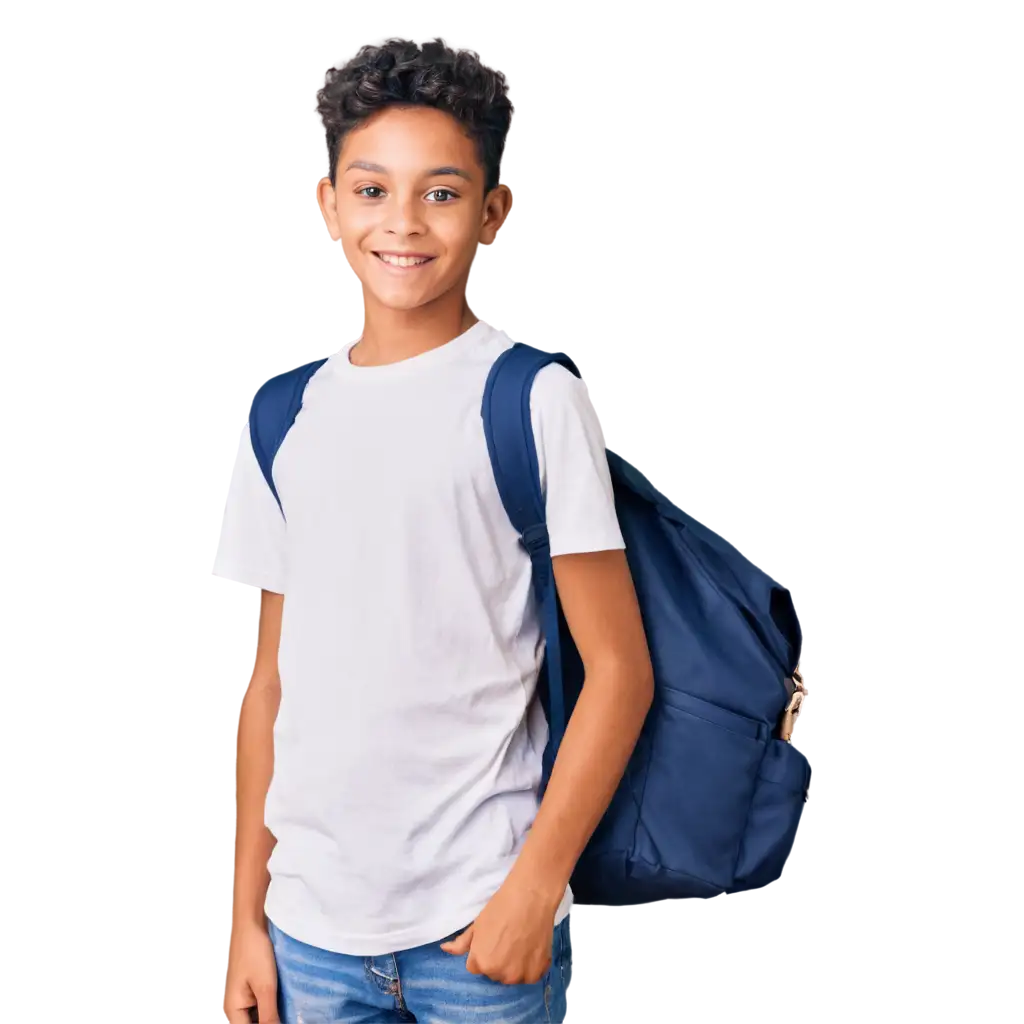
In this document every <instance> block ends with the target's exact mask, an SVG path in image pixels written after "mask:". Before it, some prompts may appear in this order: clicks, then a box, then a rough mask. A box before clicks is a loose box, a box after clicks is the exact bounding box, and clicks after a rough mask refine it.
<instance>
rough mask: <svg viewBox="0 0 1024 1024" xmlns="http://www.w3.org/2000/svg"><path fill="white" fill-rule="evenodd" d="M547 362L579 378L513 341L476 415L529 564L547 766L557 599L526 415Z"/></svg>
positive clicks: (555, 695) (558, 714)
mask: <svg viewBox="0 0 1024 1024" xmlns="http://www.w3.org/2000/svg"><path fill="white" fill-rule="evenodd" d="M549 363H561V365H562V366H564V367H566V369H568V370H570V371H571V372H572V373H574V374H575V375H576V376H577V377H580V376H581V374H580V371H579V370H578V369H577V368H576V364H575V363H574V362H573V361H572V360H571V359H570V358H569V357H568V356H567V355H566V354H565V353H564V352H544V351H542V350H541V349H537V348H533V347H532V346H530V345H523V344H521V343H519V342H516V343H515V344H513V345H512V346H511V348H508V349H506V350H505V351H504V352H502V354H501V355H500V356H498V358H497V359H496V360H495V361H494V365H493V366H492V367H491V370H490V373H489V374H488V377H487V384H486V386H485V387H484V397H483V405H482V408H481V415H482V417H483V421H484V435H485V437H486V438H487V450H488V452H489V454H490V457H491V465H492V467H493V470H494V479H495V482H496V483H497V485H498V493H499V494H500V495H501V502H502V504H503V505H504V506H505V511H506V512H507V513H508V517H509V519H510V520H511V522H512V525H513V526H514V527H515V528H516V530H517V531H518V533H519V542H520V544H522V546H523V547H524V548H525V549H526V550H527V551H528V552H529V555H530V561H531V562H532V564H533V586H534V592H535V594H536V596H537V602H538V604H539V606H540V608H541V612H542V614H541V622H542V624H543V628H544V636H545V639H546V641H547V673H548V703H549V705H550V721H549V732H550V737H549V740H550V751H551V753H550V757H551V760H552V762H553V761H554V757H555V754H556V753H557V751H558V745H559V744H560V743H561V741H562V736H563V734H564V733H565V694H564V690H563V685H562V658H561V643H560V640H559V630H558V596H557V593H556V590H555V578H554V572H553V570H552V567H551V553H550V548H549V544H548V528H547V519H546V515H545V508H544V498H543V495H542V493H541V486H540V467H539V464H538V462H537V447H536V442H535V440H534V436H533V422H532V419H531V416H530V389H531V387H532V386H533V380H534V378H535V377H536V376H537V373H538V372H539V371H540V370H541V369H542V368H543V367H545V366H547V365H548V364H549Z"/></svg>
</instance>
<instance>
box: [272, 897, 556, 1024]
mask: <svg viewBox="0 0 1024 1024" xmlns="http://www.w3.org/2000/svg"><path fill="white" fill-rule="evenodd" d="M463 930H464V929H462V928H460V929H459V931H463ZM268 931H269V933H270V941H271V943H272V944H273V947H274V958H275V960H276V962H277V1006H278V1011H277V1012H278V1014H279V1015H280V1017H281V1024H341V1022H345V1024H348V1022H352V1024H369V1022H395V1024H399V1022H405V1021H419V1022H422V1024H463V1022H466V1021H473V1024H497V1022H499V1021H500V1022H502V1024H548V1022H561V1021H563V1020H565V1013H566V989H567V988H568V987H569V979H570V978H571V977H572V945H571V943H570V941H569V917H565V918H563V919H562V921H561V922H560V923H559V924H558V925H556V926H555V930H554V935H553V937H552V944H551V966H550V967H549V969H548V971H547V973H546V974H545V975H544V977H543V978H541V980H540V981H538V982H535V983H534V984H532V985H527V984H523V985H504V984H502V983H501V982H499V981H494V980H493V979H492V978H489V977H487V976H486V975H484V974H472V973H471V972H469V971H467V970H466V960H467V958H468V957H469V954H468V953H464V954H462V956H456V955H455V954H453V953H446V952H445V951H444V950H443V949H441V943H442V942H447V941H448V940H449V939H453V938H455V936H456V935H458V934H459V932H458V931H456V932H452V934H451V935H446V936H445V937H444V938H443V939H438V941H437V942H428V943H427V944H426V945H423V946H414V947H413V948H412V949H402V950H398V951H396V952H394V953H385V954H384V955H383V956H353V955H350V954H348V953H335V952H332V951H330V950H325V949H319V948H318V947H316V946H310V945H307V944H306V943H305V942H300V941H299V940H298V939H294V938H292V937H291V936H290V935H286V934H285V933H284V932H283V931H281V929H280V928H278V927H277V926H276V925H275V924H274V922H273V921H268Z"/></svg>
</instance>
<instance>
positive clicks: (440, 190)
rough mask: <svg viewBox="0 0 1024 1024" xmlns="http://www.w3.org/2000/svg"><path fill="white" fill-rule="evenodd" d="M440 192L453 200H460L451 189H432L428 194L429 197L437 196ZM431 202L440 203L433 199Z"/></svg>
mask: <svg viewBox="0 0 1024 1024" xmlns="http://www.w3.org/2000/svg"><path fill="white" fill-rule="evenodd" d="M438 192H443V193H444V194H445V195H449V196H451V197H452V199H458V198H459V197H458V196H457V195H456V194H455V193H454V192H453V191H452V190H451V189H450V188H432V189H431V190H430V191H429V192H428V193H427V195H428V196H436V195H437V193H438ZM449 201H450V200H447V199H445V200H443V202H446V203H447V202H449ZM431 202H434V203H436V202H438V200H437V199H432V200H431Z"/></svg>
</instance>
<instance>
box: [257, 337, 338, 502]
mask: <svg viewBox="0 0 1024 1024" xmlns="http://www.w3.org/2000/svg"><path fill="white" fill-rule="evenodd" d="M326 362H327V357H326V356H325V357H324V358H323V359H314V360H313V361H312V362H311V363H304V364H303V365H302V366H296V367H295V369H293V370H286V371H285V372H284V373H279V374H278V375H277V376H276V377H271V378H270V380H268V381H267V382H266V383H265V384H263V385H262V386H261V387H260V389H259V390H258V391H257V392H256V394H255V396H254V397H253V400H252V405H251V406H250V408H249V438H250V440H251V441H252V450H253V452H254V453H255V455H256V461H257V462H258V463H259V464H260V469H261V470H262V471H263V477H264V479H265V480H266V481H267V484H268V486H269V487H270V490H271V492H272V493H273V495H274V498H275V499H276V500H277V507H278V508H279V509H281V515H282V516H283V515H284V506H283V505H282V504H281V498H280V496H279V495H278V493H277V488H276V487H275V486H274V477H273V474H272V473H271V469H272V468H273V465H274V457H275V456H276V455H277V450H278V448H280V447H281V442H282V441H283V440H284V436H285V434H287V433H288V430H289V428H290V427H291V425H292V423H294V422H295V417H296V416H297V415H298V414H299V409H300V408H302V393H303V391H305V389H306V384H307V383H308V382H309V378H310V377H312V376H313V374H314V373H316V371H317V370H319V369H320V367H321V366H323V364H324V363H326ZM286 518H287V517H286Z"/></svg>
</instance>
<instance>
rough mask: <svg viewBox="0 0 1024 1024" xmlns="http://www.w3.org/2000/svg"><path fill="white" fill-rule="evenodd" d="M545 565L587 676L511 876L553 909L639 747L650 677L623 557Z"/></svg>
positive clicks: (599, 554) (602, 554)
mask: <svg viewBox="0 0 1024 1024" xmlns="http://www.w3.org/2000/svg"><path fill="white" fill-rule="evenodd" d="M552 566H553V567H554V575H555V586H556V587H557V590H558V596H559V599H560V601H561V603H562V610H563V611H564V613H565V621H566V623H567V624H568V626H569V631H570V632H571V634H572V637H573V641H574V642H575V644H576V647H577V649H578V650H579V652H580V657H581V659H582V660H583V666H584V672H585V677H584V684H583V689H582V691H581V693H580V696H579V699H578V700H577V701H576V706H575V709H574V711H573V713H572V717H571V718H570V719H569V722H568V724H567V726H566V730H565V735H564V737H563V739H562V743H561V745H560V746H559V748H558V756H557V757H556V758H555V763H554V766H553V767H552V770H551V778H550V780H549V781H548V787H547V790H546V791H545V793H544V799H543V800H542V801H541V806H540V808H539V809H538V811H537V815H536V817H535V818H534V822H533V827H532V828H531V829H530V832H529V834H528V836H527V839H526V842H525V844H524V846H523V849H522V851H521V852H520V855H519V858H518V860H517V861H516V864H515V867H514V869H513V871H514V873H517V874H518V875H519V876H520V879H521V880H522V881H523V882H524V884H525V885H526V886H527V888H530V889H533V890H534V891H536V892H537V893H538V894H539V895H540V897H541V898H542V899H543V900H545V901H547V903H548V905H549V908H550V910H551V911H552V913H553V912H554V910H555V909H556V908H557V906H558V903H559V901H560V900H561V898H562V894H563V893H564V891H565V886H566V884H567V883H568V881H569V879H570V876H571V875H572V871H573V868H574V867H575V865H576V861H577V860H578V859H579V857H580V854H581V853H582V852H583V849H584V847H585V846H586V844H587V841H588V840H589V839H590V836H591V834H592V833H593V831H594V829H595V828H597V825H598V822H599V821H600V820H601V818H602V816H603V815H604V812H605V810H606V809H607V807H608V804H609V803H611V799H612V796H613V795H614V794H615V790H616V788H617V787H618V784H619V781H620V779H621V778H622V775H623V772H624V771H625V768H626V764H627V763H628V761H629V757H630V755H631V754H632V752H633V748H634V747H635V745H636V741H637V739H638V737H639V735H640V729H641V728H642V726H643V723H644V719H645V718H646V717H647V711H648V709H649V708H650V706H651V702H652V700H653V697H654V672H653V669H652V667H651V657H650V651H649V649H648V647H647V639H646V635H645V633H644V627H643V620H642V618H641V615H640V607H639V604H638V602H637V598H636V591H635V589H634V586H633V579H632V576H631V574H630V571H629V563H628V562H627V560H626V553H625V551H623V550H621V549H618V550H611V551H593V552H585V553H581V554H570V555H556V556H555V557H554V558H553V559H552Z"/></svg>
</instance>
